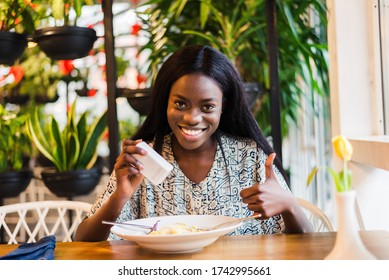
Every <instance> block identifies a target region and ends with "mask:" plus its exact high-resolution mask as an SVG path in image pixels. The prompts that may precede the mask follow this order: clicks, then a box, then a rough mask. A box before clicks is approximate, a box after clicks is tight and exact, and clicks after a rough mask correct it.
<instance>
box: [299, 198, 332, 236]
mask: <svg viewBox="0 0 389 280" xmlns="http://www.w3.org/2000/svg"><path fill="white" fill-rule="evenodd" d="M296 199H297V202H298V204H299V205H300V207H301V208H302V210H303V211H304V213H305V214H306V215H307V218H308V220H309V221H310V222H311V224H312V225H313V228H314V229H315V231H317V232H326V231H335V229H334V227H333V225H332V223H331V221H330V219H329V218H328V217H327V215H326V214H324V212H323V211H322V210H321V209H320V208H318V207H317V206H316V205H314V204H312V203H311V202H309V201H307V200H305V199H302V198H299V197H297V198H296Z"/></svg>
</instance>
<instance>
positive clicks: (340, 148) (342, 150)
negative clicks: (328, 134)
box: [332, 135, 353, 161]
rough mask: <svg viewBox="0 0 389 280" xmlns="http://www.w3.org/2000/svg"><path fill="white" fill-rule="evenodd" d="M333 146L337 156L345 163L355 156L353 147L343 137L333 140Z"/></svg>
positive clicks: (336, 137)
mask: <svg viewBox="0 0 389 280" xmlns="http://www.w3.org/2000/svg"><path fill="white" fill-rule="evenodd" d="M332 146H333V147H334V151H335V153H336V154H337V156H338V157H339V158H340V159H341V160H343V161H349V160H350V159H351V156H352V154H353V146H351V143H350V142H349V141H348V140H347V139H346V138H345V137H343V136H341V135H339V136H335V137H334V138H332Z"/></svg>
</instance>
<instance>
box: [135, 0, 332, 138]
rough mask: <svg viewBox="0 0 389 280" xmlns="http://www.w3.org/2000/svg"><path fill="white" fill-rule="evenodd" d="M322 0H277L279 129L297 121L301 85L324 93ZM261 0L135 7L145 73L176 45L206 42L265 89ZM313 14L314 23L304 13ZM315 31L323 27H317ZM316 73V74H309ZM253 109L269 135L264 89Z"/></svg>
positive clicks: (153, 0)
mask: <svg viewBox="0 0 389 280" xmlns="http://www.w3.org/2000/svg"><path fill="white" fill-rule="evenodd" d="M324 2H325V1H322V0H314V1H302V2H296V1H293V0H285V1H277V5H278V6H277V8H278V9H277V11H278V17H277V25H278V30H280V32H279V33H278V52H279V57H278V59H279V62H278V63H279V68H280V69H281V70H280V77H279V83H280V91H281V120H282V121H281V123H282V134H283V135H284V136H285V135H287V132H288V126H289V124H290V121H293V120H294V121H296V120H297V114H298V109H299V99H300V98H302V97H303V94H304V93H303V90H302V89H301V87H300V84H299V82H298V81H299V80H300V81H303V82H305V83H306V84H307V85H308V86H309V87H310V89H311V94H312V95H314V94H320V95H326V94H328V92H329V90H328V89H329V86H328V74H327V73H328V71H327V70H328V67H327V65H328V64H327V59H326V41H325V35H326V34H325V29H324V28H325V27H326V23H327V22H326V9H325V3H324ZM265 5H266V1H244V0H231V1H186V0H175V1H173V0H166V1H160V0H149V1H146V2H145V3H143V4H142V6H145V7H147V9H145V10H144V11H142V12H139V18H141V19H142V20H143V27H142V29H143V30H144V31H146V32H148V34H149V40H148V43H147V44H145V45H144V46H143V48H142V49H143V50H147V51H148V52H150V56H149V61H150V70H149V71H150V72H151V74H152V77H154V76H155V74H156V73H157V70H158V68H159V66H160V64H161V63H162V62H163V61H164V59H165V58H166V57H167V56H169V55H170V54H171V53H173V52H174V51H176V50H177V49H178V48H180V47H181V46H184V45H188V44H208V45H212V46H213V47H215V48H217V49H219V50H220V51H222V52H223V53H225V54H226V55H227V56H228V57H229V58H230V59H231V61H232V62H233V63H234V64H235V65H236V67H237V68H238V70H239V71H240V73H241V75H242V78H243V80H244V81H245V82H257V83H258V84H259V90H264V91H265V92H267V91H269V88H270V75H269V65H268V58H267V56H268V51H267V44H266V41H267V39H266V38H267V31H266V26H267V24H266V7H265ZM310 11H311V12H312V11H313V12H314V13H316V14H317V16H318V23H317V24H316V25H315V26H312V25H311V22H310V21H309V12H310ZM318 30H321V31H323V32H321V33H320V32H318ZM314 72H316V73H317V75H314V74H313V73H314ZM260 96H261V98H262V99H261V100H257V105H258V106H257V107H255V108H254V109H255V110H253V112H254V114H256V116H257V121H258V123H259V125H260V126H261V128H262V129H263V131H264V133H265V134H266V135H269V134H270V131H271V127H270V123H271V122H270V104H269V98H268V94H265V95H260Z"/></svg>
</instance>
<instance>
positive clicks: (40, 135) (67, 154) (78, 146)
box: [27, 101, 107, 171]
mask: <svg viewBox="0 0 389 280" xmlns="http://www.w3.org/2000/svg"><path fill="white" fill-rule="evenodd" d="M75 107H76V101H74V103H73V104H72V106H71V107H70V111H69V112H68V118H67V124H66V126H65V127H64V129H63V130H62V131H61V130H60V128H59V124H58V122H57V121H56V119H55V118H54V116H52V115H51V116H49V121H48V123H44V122H43V121H42V120H44V119H46V118H44V117H43V116H42V113H41V112H40V111H39V109H36V110H35V111H34V113H33V114H31V115H30V117H29V118H28V120H27V130H28V133H29V136H30V138H31V140H32V141H33V143H34V144H35V145H36V147H37V149H38V150H39V151H40V152H41V153H42V154H43V155H44V156H45V157H46V158H47V159H49V160H50V161H51V162H52V163H53V164H54V165H55V167H56V168H57V169H58V171H68V170H75V169H90V168H92V167H93V165H94V164H95V162H96V159H97V145H98V143H99V140H100V139H101V137H102V135H103V133H104V131H105V129H106V126H107V112H104V113H103V114H102V115H101V116H100V117H98V118H96V119H95V120H94V121H93V123H92V124H91V125H88V124H87V119H88V111H85V112H84V113H83V114H82V115H81V116H80V118H79V119H78V120H76V113H75Z"/></svg>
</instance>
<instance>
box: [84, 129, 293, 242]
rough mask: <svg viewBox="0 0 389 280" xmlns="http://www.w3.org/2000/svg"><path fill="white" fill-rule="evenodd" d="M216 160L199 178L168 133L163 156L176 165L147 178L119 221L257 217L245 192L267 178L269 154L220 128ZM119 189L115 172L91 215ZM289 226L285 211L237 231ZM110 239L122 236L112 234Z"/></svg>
mask: <svg viewBox="0 0 389 280" xmlns="http://www.w3.org/2000/svg"><path fill="white" fill-rule="evenodd" d="M219 139H220V141H219V143H218V145H217V150H216V155H215V160H214V162H213V165H212V167H211V169H210V171H209V173H208V175H207V176H206V178H205V179H204V180H203V181H201V182H200V183H194V182H192V181H191V180H190V179H188V178H187V177H186V176H185V174H184V173H183V172H182V170H181V169H180V167H179V166H178V163H177V162H176V160H175V158H174V155H173V151H172V148H171V147H172V146H171V134H170V135H168V136H166V137H165V139H164V143H163V148H162V156H163V157H164V158H165V159H166V160H167V161H168V162H170V163H171V164H172V165H173V170H172V171H171V172H170V174H169V175H168V177H167V178H166V179H165V181H164V182H162V183H161V184H158V185H153V184H151V183H150V182H149V181H148V180H147V179H146V178H145V179H144V180H143V181H142V183H141V185H140V187H139V188H138V190H137V191H136V192H135V194H134V196H133V197H132V198H131V199H130V200H129V201H128V202H127V204H126V205H125V206H124V207H123V209H122V211H121V213H120V215H119V217H118V219H117V221H129V220H134V219H140V218H147V217H153V216H165V215H190V214H193V215H205V214H207V215H225V216H231V217H236V218H242V217H247V216H251V215H252V214H253V212H252V211H250V210H249V209H248V208H247V205H246V204H245V203H242V199H241V197H240V195H239V192H240V191H241V190H242V189H244V188H247V187H251V186H253V185H254V184H256V183H257V182H260V183H263V182H264V181H265V179H266V178H265V172H266V171H265V161H266V159H267V155H266V154H265V153H264V152H263V151H262V149H261V148H259V147H258V146H257V144H256V143H255V141H253V140H250V139H242V138H239V139H238V138H234V137H231V136H228V135H226V134H222V133H220V138H219ZM274 170H275V172H276V175H277V178H278V180H279V182H280V183H281V185H282V186H283V188H285V189H286V190H289V189H288V187H287V184H286V182H285V180H284V178H283V177H282V175H281V174H280V172H279V171H278V169H277V168H276V167H274ZM115 189H116V176H115V172H113V173H112V174H111V176H110V179H109V181H108V184H107V187H106V189H105V190H104V192H103V193H102V194H101V195H100V196H99V198H98V199H97V200H96V202H95V203H94V205H93V207H92V209H91V212H90V213H89V216H91V215H93V214H94V213H95V212H96V210H97V209H98V208H99V207H101V205H103V204H104V202H105V201H106V200H107V199H108V198H109V196H110V195H111V194H112V193H113V192H114V190H115ZM284 231H285V226H284V222H283V220H282V218H281V216H280V215H277V216H274V217H271V218H269V219H267V220H264V221H260V220H256V219H255V220H249V221H245V222H244V224H243V226H241V227H239V228H238V229H236V230H235V231H234V232H232V233H231V235H247V234H274V233H283V232H284ZM109 238H110V239H118V238H119V237H117V236H116V235H114V234H111V235H110V237H109Z"/></svg>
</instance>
